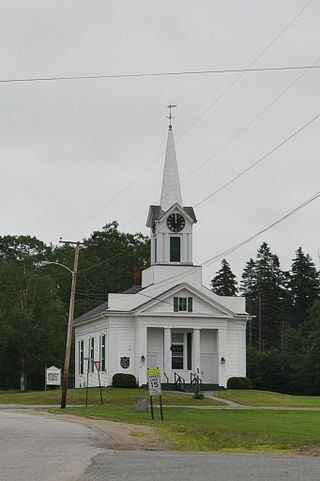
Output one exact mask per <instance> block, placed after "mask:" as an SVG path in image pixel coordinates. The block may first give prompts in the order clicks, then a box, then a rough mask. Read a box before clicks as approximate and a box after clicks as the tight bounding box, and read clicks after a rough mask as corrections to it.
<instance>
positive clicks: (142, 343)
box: [137, 326, 147, 386]
mask: <svg viewBox="0 0 320 481" xmlns="http://www.w3.org/2000/svg"><path fill="white" fill-rule="evenodd" d="M138 345H139V348H138V359H137V362H138V366H139V386H142V384H146V383H147V326H139V327H138ZM143 358H144V361H142V360H141V359H143Z"/></svg>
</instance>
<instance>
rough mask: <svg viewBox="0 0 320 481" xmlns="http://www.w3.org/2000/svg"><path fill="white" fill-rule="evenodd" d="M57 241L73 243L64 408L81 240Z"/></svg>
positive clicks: (64, 405) (64, 377) (63, 395)
mask: <svg viewBox="0 0 320 481" xmlns="http://www.w3.org/2000/svg"><path fill="white" fill-rule="evenodd" d="M59 242H60V243H61V244H68V245H70V244H71V245H75V251H74V262H73V270H72V272H71V273H72V282H71V292H70V303H69V316H68V330H67V340H66V353H65V358H64V368H63V384H62V395H61V409H64V408H65V407H66V402H67V391H68V380H69V366H70V354H71V346H72V323H73V318H74V304H75V297H76V283H77V273H78V262H79V253H80V245H81V242H73V241H63V240H61V239H60V241H59Z"/></svg>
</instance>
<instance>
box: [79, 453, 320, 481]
mask: <svg viewBox="0 0 320 481" xmlns="http://www.w3.org/2000/svg"><path fill="white" fill-rule="evenodd" d="M319 479H320V460H319V459H312V458H302V457H287V456H283V457H270V456H255V455H227V454H211V453H210V454H209V453H201V454H200V453H199V454H195V453H192V454H189V453H173V452H169V453H167V452H159V451H157V452H152V451H109V452H107V453H104V454H99V455H97V456H96V457H95V458H94V463H93V465H92V466H91V467H90V468H88V470H87V472H86V474H85V475H84V476H83V477H82V478H81V481H319Z"/></svg>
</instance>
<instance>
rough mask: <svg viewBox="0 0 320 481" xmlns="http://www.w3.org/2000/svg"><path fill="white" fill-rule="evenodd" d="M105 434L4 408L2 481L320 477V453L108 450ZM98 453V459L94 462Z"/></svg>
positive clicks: (291, 480) (289, 480)
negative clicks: (311, 455) (103, 443)
mask: <svg viewBox="0 0 320 481" xmlns="http://www.w3.org/2000/svg"><path fill="white" fill-rule="evenodd" d="M102 436H103V435H102V434H101V433H100V434H98V433H96V432H95V431H94V430H92V429H89V428H87V427H86V426H83V425H80V424H76V423H71V422H69V421H65V420H60V419H56V418H53V417H45V416H35V415H32V414H31V413H30V412H22V411H20V412H18V411H11V412H10V411H1V412H0V481H71V480H72V481H80V480H81V481H128V480H129V481H319V480H320V459H317V458H304V457H287V456H283V457H276V456H274V457H270V456H256V455H227V454H211V453H175V452H165V451H126V450H121V451H119V450H113V451H110V450H109V451H105V450H103V449H102V448H96V447H95V445H97V444H98V443H100V442H101V441H102ZM91 458H93V464H91Z"/></svg>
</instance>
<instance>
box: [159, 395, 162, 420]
mask: <svg viewBox="0 0 320 481" xmlns="http://www.w3.org/2000/svg"><path fill="white" fill-rule="evenodd" d="M159 399H160V416H161V421H163V407H162V395H161V394H160V396H159Z"/></svg>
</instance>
